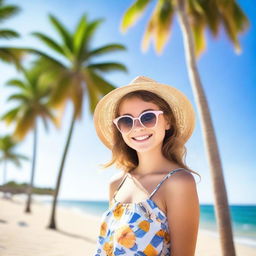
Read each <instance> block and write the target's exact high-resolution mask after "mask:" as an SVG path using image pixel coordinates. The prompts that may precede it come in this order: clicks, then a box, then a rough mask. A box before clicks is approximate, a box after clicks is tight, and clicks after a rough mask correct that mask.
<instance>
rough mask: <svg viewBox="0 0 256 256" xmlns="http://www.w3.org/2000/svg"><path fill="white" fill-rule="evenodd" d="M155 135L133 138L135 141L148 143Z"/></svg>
mask: <svg viewBox="0 0 256 256" xmlns="http://www.w3.org/2000/svg"><path fill="white" fill-rule="evenodd" d="M152 135H153V134H149V135H144V136H138V137H132V139H133V140H135V141H146V140H147V139H149V138H150V137H151V136H152Z"/></svg>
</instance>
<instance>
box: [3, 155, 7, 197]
mask: <svg viewBox="0 0 256 256" xmlns="http://www.w3.org/2000/svg"><path fill="white" fill-rule="evenodd" d="M6 176H7V160H6V159H4V172H3V186H4V185H5V184H6V181H7V179H6ZM3 198H7V196H6V193H5V192H4V194H3Z"/></svg>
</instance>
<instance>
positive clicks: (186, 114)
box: [93, 76, 195, 149]
mask: <svg viewBox="0 0 256 256" xmlns="http://www.w3.org/2000/svg"><path fill="white" fill-rule="evenodd" d="M137 90H147V91H150V92H153V93H155V94H157V95H158V96H160V97H161V98H163V99H164V100H165V101H166V102H167V103H168V104H169V106H170V107H171V109H172V111H173V113H174V116H175V118H176V121H177V126H178V131H179V132H178V136H179V137H181V138H183V140H184V143H185V142H186V141H187V140H188V139H189V137H190V136H191V135H192V133H193V130H194V127H195V111H194V109H193V106H192V104H191V103H190V101H189V100H188V98H187V97H186V96H185V95H184V94H183V93H182V92H181V91H179V90H177V89H176V88H174V87H171V86H169V85H166V84H161V83H158V82H157V81H154V80H152V79H150V78H148V77H145V76H138V77H136V78H135V79H134V80H132V81H131V83H130V84H128V85H126V86H122V87H119V88H116V89H114V90H112V91H111V92H109V93H108V94H106V95H105V96H104V97H103V98H102V99H101V100H100V101H99V102H98V104H97V106H96V108H95V111H94V117H93V119H94V126H95V129H96V132H97V135H98V136H99V138H100V139H101V141H102V142H103V143H104V144H105V145H106V146H107V147H108V148H109V149H111V148H112V146H113V122H112V121H113V119H114V118H115V116H114V113H115V110H116V109H115V108H116V106H117V102H118V101H119V99H120V98H122V97H123V96H124V95H125V94H127V93H129V92H133V91H137Z"/></svg>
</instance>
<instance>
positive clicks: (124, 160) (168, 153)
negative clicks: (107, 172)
mask: <svg viewBox="0 0 256 256" xmlns="http://www.w3.org/2000/svg"><path fill="white" fill-rule="evenodd" d="M134 97H136V98H140V99H142V100H143V101H146V102H153V103H154V104H156V105H157V106H159V108H160V110H162V111H163V112H164V116H165V118H166V119H167V120H168V121H169V122H170V124H171V127H170V129H169V130H167V131H166V133H165V137H164V140H163V146H162V154H163V155H164V157H165V158H167V159H169V160H170V161H172V162H175V163H176V164H178V165H179V166H181V167H182V168H185V169H187V170H188V171H190V172H193V173H195V174H197V175H199V176H200V174H198V173H197V172H195V171H193V170H191V169H190V168H188V166H187V165H186V163H185V158H186V154H187V149H186V147H185V145H184V141H183V139H181V138H180V137H178V127H177V125H176V119H175V116H174V114H173V112H172V109H171V108H170V106H169V104H168V103H167V102H166V101H165V100H164V99H162V98H161V97H160V96H158V95H156V94H155V93H153V92H150V91H146V90H137V91H133V92H130V93H127V94H126V95H124V96H123V97H122V98H121V99H120V100H119V101H118V102H117V106H116V111H115V117H114V118H116V117H118V116H119V108H120V105H121V103H122V102H123V101H124V100H126V99H130V98H134ZM112 130H113V140H114V143H113V148H112V159H111V160H110V161H109V162H107V163H106V164H103V165H102V167H103V168H107V167H109V166H111V165H113V164H115V166H116V167H117V168H118V169H122V170H124V171H125V172H129V171H131V170H132V169H134V168H135V167H137V166H138V156H137V152H136V150H134V149H133V148H131V147H129V146H128V145H127V144H126V143H125V142H124V140H123V138H122V135H121V133H120V132H119V130H118V129H117V128H116V126H115V124H114V123H112ZM200 179H201V176H200Z"/></svg>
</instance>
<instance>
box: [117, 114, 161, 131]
mask: <svg viewBox="0 0 256 256" xmlns="http://www.w3.org/2000/svg"><path fill="white" fill-rule="evenodd" d="M147 113H154V114H155V115H156V123H155V125H154V126H152V127H150V128H154V127H156V125H157V123H158V116H159V115H160V114H163V113H164V111H162V110H148V111H145V112H143V113H141V114H140V115H139V116H138V117H132V116H129V115H123V116H119V117H117V118H115V119H114V120H113V123H114V124H115V125H116V127H117V129H118V130H119V132H121V133H122V134H128V133H130V132H131V131H132V129H133V127H134V123H135V120H139V122H140V124H141V125H142V126H143V127H145V128H148V127H147V126H145V125H144V124H143V123H142V122H141V120H140V118H141V116H143V115H144V114H147ZM122 117H129V118H131V119H132V122H133V123H132V127H131V129H130V130H129V131H128V132H122V131H121V130H120V129H119V127H118V125H117V123H118V120H119V119H120V118H122Z"/></svg>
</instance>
